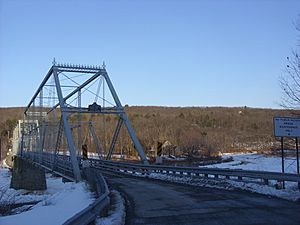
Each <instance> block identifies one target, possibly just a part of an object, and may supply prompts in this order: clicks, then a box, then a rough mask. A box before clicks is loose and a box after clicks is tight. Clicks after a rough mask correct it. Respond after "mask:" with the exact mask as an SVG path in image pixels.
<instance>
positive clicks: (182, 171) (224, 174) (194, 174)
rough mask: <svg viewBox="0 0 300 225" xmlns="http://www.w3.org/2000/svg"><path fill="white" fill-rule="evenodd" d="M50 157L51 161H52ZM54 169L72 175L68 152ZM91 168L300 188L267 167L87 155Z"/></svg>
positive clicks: (46, 160) (45, 157)
mask: <svg viewBox="0 0 300 225" xmlns="http://www.w3.org/2000/svg"><path fill="white" fill-rule="evenodd" d="M40 154H41V153H27V157H29V158H31V159H33V160H35V161H37V162H39V161H38V160H41V159H40V158H39V157H42V165H43V166H45V167H47V168H49V167H50V168H51V165H52V162H54V161H53V155H52V154H50V153H43V154H42V156H41V155H40ZM51 160H52V161H51ZM56 160H57V161H56V166H55V169H56V170H55V171H56V173H59V174H60V175H61V174H62V175H66V176H68V175H70V176H71V175H72V173H71V171H72V170H71V164H70V159H69V156H66V155H57V156H56ZM79 162H80V160H79ZM89 162H90V165H91V167H92V168H95V169H101V170H105V171H110V172H117V173H123V174H129V175H150V174H164V175H172V176H181V177H182V176H184V177H191V178H206V179H208V178H210V179H228V180H234V181H240V182H252V183H261V184H265V185H268V184H270V181H276V182H283V181H288V182H295V183H298V188H299V189H300V176H299V175H298V174H291V173H279V172H268V171H255V170H241V169H235V170H232V169H220V168H205V167H204V168H203V167H201V168H200V167H179V166H178V167H177V166H176V167H173V166H163V165H144V164H133V163H124V162H113V161H107V160H99V159H89Z"/></svg>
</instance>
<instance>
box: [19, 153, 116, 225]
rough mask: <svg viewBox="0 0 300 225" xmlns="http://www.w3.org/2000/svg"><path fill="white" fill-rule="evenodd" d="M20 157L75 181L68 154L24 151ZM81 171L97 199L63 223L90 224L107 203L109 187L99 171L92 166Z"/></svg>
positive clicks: (68, 224) (70, 224) (73, 224)
mask: <svg viewBox="0 0 300 225" xmlns="http://www.w3.org/2000/svg"><path fill="white" fill-rule="evenodd" d="M21 157H23V158H25V159H27V160H29V161H31V162H32V163H34V164H36V165H38V166H41V167H43V168H45V169H46V170H49V171H51V172H53V173H56V174H58V175H60V176H62V177H64V178H66V179H68V180H72V181H75V179H74V177H73V172H72V165H71V161H70V157H69V156H66V155H54V154H51V153H46V152H43V153H40V152H26V153H23V154H22V156H21ZM54 162H55V163H54ZM82 172H83V177H84V179H85V180H87V181H88V182H89V184H90V186H91V187H92V188H93V189H94V190H95V191H96V193H97V199H96V200H95V201H94V202H93V203H92V204H90V205H89V206H88V207H86V208H85V209H84V210H82V211H80V212H79V213H77V214H76V215H74V216H73V217H71V218H70V219H68V220H67V221H66V222H65V223H64V225H77V224H81V225H87V224H91V223H92V222H93V221H94V220H95V219H96V218H97V217H98V216H99V215H100V213H101V212H104V210H105V209H106V207H107V206H108V205H109V202H110V201H109V189H108V186H107V183H106V181H105V179H104V178H103V176H102V175H101V173H99V172H98V171H97V170H96V169H92V168H83V169H82Z"/></svg>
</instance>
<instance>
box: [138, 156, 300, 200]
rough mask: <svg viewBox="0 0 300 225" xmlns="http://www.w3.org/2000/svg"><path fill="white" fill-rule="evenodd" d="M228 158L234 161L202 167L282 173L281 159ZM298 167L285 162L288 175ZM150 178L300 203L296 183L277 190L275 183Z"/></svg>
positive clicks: (181, 177) (167, 176) (289, 161)
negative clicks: (262, 195)
mask: <svg viewBox="0 0 300 225" xmlns="http://www.w3.org/2000/svg"><path fill="white" fill-rule="evenodd" d="M228 157H232V159H233V161H230V162H225V163H219V164H213V165H206V166H201V167H208V168H228V169H243V170H259V171H273V172H281V158H280V157H275V156H272V157H270V156H265V155H259V154H238V155H226V156H223V158H224V159H226V158H228ZM296 165H297V163H296V161H295V158H293V159H291V158H287V159H286V160H285V171H286V172H288V173H296V171H297V167H296ZM140 176H141V175H140ZM148 177H149V178H152V179H159V180H166V181H171V182H176V183H183V184H189V185H194V186H201V187H210V188H221V189H227V190H233V189H236V188H238V189H242V190H247V191H251V192H256V193H260V194H264V195H269V196H276V197H279V198H283V199H287V200H291V201H300V191H299V189H298V184H297V183H295V182H286V189H276V188H275V186H276V185H280V184H277V183H276V182H275V181H273V182H272V183H270V186H268V185H263V184H258V183H253V182H241V181H236V180H228V179H207V178H200V177H184V176H176V175H175V176H172V175H167V174H159V173H151V174H150V175H148Z"/></svg>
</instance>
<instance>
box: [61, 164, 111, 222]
mask: <svg viewBox="0 0 300 225" xmlns="http://www.w3.org/2000/svg"><path fill="white" fill-rule="evenodd" d="M84 176H85V178H86V179H87V180H88V181H89V183H90V184H91V185H92V186H94V188H95V189H96V192H97V195H98V196H99V197H98V198H97V199H96V201H94V202H93V203H92V204H91V205H89V206H88V207H86V208H85V209H84V210H82V211H81V212H79V213H77V214H76V215H75V216H73V217H72V218H70V219H68V220H67V221H66V222H65V223H64V224H63V225H78V224H80V225H87V224H90V223H91V222H93V221H94V220H95V219H96V218H97V216H99V214H100V213H101V212H102V211H103V210H104V209H105V208H106V207H107V206H108V205H109V197H108V194H109V190H108V187H107V184H106V181H105V179H104V178H103V176H102V175H101V174H100V173H99V172H97V171H96V170H92V169H91V168H85V169H84Z"/></svg>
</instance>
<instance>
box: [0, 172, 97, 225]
mask: <svg viewBox="0 0 300 225" xmlns="http://www.w3.org/2000/svg"><path fill="white" fill-rule="evenodd" d="M9 184H10V172H9V171H8V170H6V169H0V186H1V187H2V190H3V189H4V188H6V191H7V193H6V197H3V198H1V199H2V200H3V201H7V200H9V201H12V203H18V202H28V201H40V202H39V203H37V204H36V205H34V206H32V207H31V209H30V210H29V211H26V212H22V213H20V214H16V215H10V216H2V217H0V224H1V225H12V224H13V225H18V224H20V225H21V224H22V225H35V224H36V225H40V224H43V225H48V224H49V225H55V224H62V223H64V222H65V221H66V220H67V219H69V218H70V217H72V216H73V215H75V214H76V213H78V212H80V211H81V210H83V209H84V208H85V207H87V206H88V205H89V204H91V203H92V202H93V201H94V196H93V194H92V193H91V192H90V191H89V190H88V186H87V185H86V184H85V183H82V182H81V183H73V182H68V183H63V182H62V178H54V177H50V175H47V187H48V188H47V190H45V191H34V192H29V193H28V191H25V190H14V189H12V188H9ZM24 193H26V195H22V194H24ZM1 199H0V201H1Z"/></svg>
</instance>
